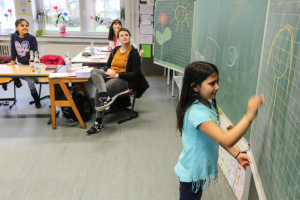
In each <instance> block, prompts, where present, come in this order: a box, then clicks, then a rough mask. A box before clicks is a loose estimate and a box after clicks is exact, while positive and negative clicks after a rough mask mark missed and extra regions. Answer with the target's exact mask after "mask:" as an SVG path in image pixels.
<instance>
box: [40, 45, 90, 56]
mask: <svg viewBox="0 0 300 200" xmlns="http://www.w3.org/2000/svg"><path fill="white" fill-rule="evenodd" d="M46 46H47V47H46V48H47V54H55V55H60V56H62V57H63V58H65V55H66V53H67V50H69V52H70V56H71V58H73V57H75V56H76V55H77V54H79V53H80V52H82V51H83V50H84V48H86V47H88V46H89V45H88V44H86V45H78V44H47V45H46Z"/></svg>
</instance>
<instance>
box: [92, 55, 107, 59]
mask: <svg viewBox="0 0 300 200" xmlns="http://www.w3.org/2000/svg"><path fill="white" fill-rule="evenodd" d="M88 58H89V59H100V58H107V56H105V55H94V56H89V57H88Z"/></svg>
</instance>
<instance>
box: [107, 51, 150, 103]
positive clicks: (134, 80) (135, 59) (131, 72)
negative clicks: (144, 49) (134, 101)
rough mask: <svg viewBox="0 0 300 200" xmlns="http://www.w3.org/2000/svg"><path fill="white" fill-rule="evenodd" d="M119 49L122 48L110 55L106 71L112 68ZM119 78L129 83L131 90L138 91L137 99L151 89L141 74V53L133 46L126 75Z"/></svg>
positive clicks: (123, 74) (120, 75)
mask: <svg viewBox="0 0 300 200" xmlns="http://www.w3.org/2000/svg"><path fill="white" fill-rule="evenodd" d="M119 48H120V46H118V47H116V48H114V49H113V50H112V52H111V53H110V56H109V58H108V60H107V63H106V65H105V66H104V71H107V70H108V69H109V68H111V62H112V60H113V58H114V55H115V53H116V52H117V51H118V49H119ZM119 78H122V79H124V80H126V81H127V82H128V87H129V89H134V90H137V96H136V97H137V98H139V97H141V96H142V94H143V93H144V92H145V91H146V90H147V89H148V88H149V84H148V82H147V80H146V79H145V77H144V76H143V74H142V72H141V58H140V55H139V52H138V50H137V49H135V48H134V47H133V46H132V48H131V51H130V53H129V55H128V59H127V64H126V68H125V73H120V74H119Z"/></svg>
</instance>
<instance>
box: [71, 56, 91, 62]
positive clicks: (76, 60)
mask: <svg viewBox="0 0 300 200" xmlns="http://www.w3.org/2000/svg"><path fill="white" fill-rule="evenodd" d="M71 61H72V62H85V61H87V62H89V61H91V59H89V57H88V58H72V60H71Z"/></svg>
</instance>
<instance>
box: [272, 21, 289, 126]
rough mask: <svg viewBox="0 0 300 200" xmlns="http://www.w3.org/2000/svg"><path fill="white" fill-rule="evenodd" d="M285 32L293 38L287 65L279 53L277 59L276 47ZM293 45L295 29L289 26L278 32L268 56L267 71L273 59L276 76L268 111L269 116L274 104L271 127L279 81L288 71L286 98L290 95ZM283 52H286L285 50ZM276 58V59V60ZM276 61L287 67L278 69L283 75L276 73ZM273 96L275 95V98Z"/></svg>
mask: <svg viewBox="0 0 300 200" xmlns="http://www.w3.org/2000/svg"><path fill="white" fill-rule="evenodd" d="M284 32H287V33H288V34H289V36H290V37H291V39H290V41H291V45H290V52H289V54H290V56H289V58H288V63H286V64H284V63H282V61H281V60H280V59H279V53H278V52H277V53H278V57H276V55H275V46H276V45H275V44H276V42H277V39H278V36H279V35H280V34H281V33H284ZM293 43H294V38H293V28H292V26H291V25H289V24H287V25H286V26H285V27H284V28H282V29H280V30H279V31H278V32H277V34H276V36H275V38H274V40H273V42H272V45H271V49H270V52H269V55H268V60H267V64H266V71H267V69H268V65H269V64H270V59H271V65H272V68H273V74H274V80H273V87H272V95H271V102H270V106H269V110H268V115H269V113H270V110H271V107H272V104H273V108H272V116H271V121H270V125H271V124H272V118H273V114H274V109H275V104H276V96H277V91H278V81H279V80H280V79H281V78H282V77H283V76H284V75H285V73H286V72H287V71H289V74H288V81H287V88H286V97H287V95H288V90H289V82H290V75H291V69H292V62H293ZM281 50H282V51H285V50H284V49H283V48H282V49H281ZM280 52H281V51H280ZM271 57H272V58H271ZM274 57H275V59H274ZM274 60H275V62H276V61H277V62H278V64H279V65H286V66H285V67H282V68H280V67H278V69H283V70H284V71H283V72H282V74H277V73H278V72H277V73H276V72H275V67H274V64H275V63H274ZM278 69H277V71H278ZM288 69H289V70H288ZM275 82H276V86H275ZM275 87H276V88H275ZM274 90H275V91H274ZM273 95H274V97H273ZM273 99H274V100H273Z"/></svg>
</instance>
